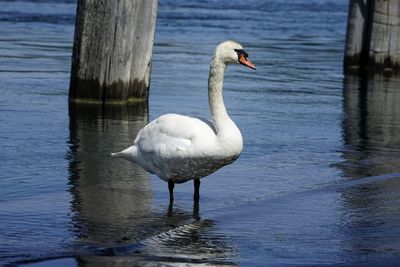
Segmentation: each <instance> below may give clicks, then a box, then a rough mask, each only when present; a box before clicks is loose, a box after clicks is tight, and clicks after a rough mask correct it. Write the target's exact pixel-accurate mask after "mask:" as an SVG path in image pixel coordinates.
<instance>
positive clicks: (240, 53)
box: [234, 49, 249, 58]
mask: <svg viewBox="0 0 400 267" xmlns="http://www.w3.org/2000/svg"><path fill="white" fill-rule="evenodd" d="M234 50H235V52H236V53H237V54H238V57H240V56H241V55H243V56H244V57H245V58H248V57H249V54H247V52H246V51H244V50H243V49H234Z"/></svg>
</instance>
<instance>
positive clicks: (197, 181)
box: [193, 179, 200, 201]
mask: <svg viewBox="0 0 400 267" xmlns="http://www.w3.org/2000/svg"><path fill="white" fill-rule="evenodd" d="M199 190H200V179H194V195H193V199H194V201H199V199H200V193H199Z"/></svg>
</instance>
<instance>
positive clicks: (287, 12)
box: [0, 0, 400, 266]
mask: <svg viewBox="0 0 400 267" xmlns="http://www.w3.org/2000/svg"><path fill="white" fill-rule="evenodd" d="M75 8H76V4H75V1H51V0H41V1H34V0H30V1H29V0H27V1H4V0H0V82H1V83H0V84H1V85H0V93H1V97H0V125H1V126H0V149H1V151H0V152H1V153H0V162H1V164H0V264H5V265H7V264H9V265H18V264H28V266H146V265H147V266H158V265H163V264H166V265H171V266H178V265H179V266H181V265H184V266H186V264H191V265H193V266H196V265H202V266H204V265H223V266H236V265H242V266H265V265H280V264H304V265H310V264H359V265H363V264H366V263H369V264H376V263H380V264H383V263H384V264H394V263H397V262H399V261H400V228H399V227H398V226H399V225H400V209H399V207H400V194H399V192H400V160H399V159H400V91H399V90H398V88H399V87H400V78H398V77H383V76H378V75H377V76H375V77H359V76H348V77H343V75H342V58H343V47H344V36H345V27H346V24H345V22H346V16H347V1H345V0H340V1H337V0H335V1H333V0H332V1H329V0H319V1H316V0H314V1H309V0H295V1H290V3H289V2H288V1H276V0H275V1H258V0H257V1H256V0H250V1H237V0H233V1H211V0H208V1H177V0H160V4H159V12H158V19H157V31H156V44H155V48H154V62H153V71H152V80H151V91H150V101H149V106H146V105H138V106H133V107H107V108H106V109H105V110H102V109H101V107H87V106H71V107H69V106H68V103H67V97H68V83H69V73H70V57H71V49H72V39H73V30H74V15H75ZM226 39H234V40H237V41H239V42H241V43H242V44H243V45H244V46H245V48H246V49H247V50H248V52H249V54H250V59H251V60H252V61H253V62H254V63H255V64H256V65H257V71H251V70H249V69H245V68H243V67H240V66H231V67H230V68H229V69H228V71H227V75H226V79H225V86H224V97H225V101H226V105H227V107H228V110H229V112H230V114H231V116H232V118H233V119H234V120H235V121H236V122H237V124H238V126H239V127H240V128H241V130H242V133H243V136H244V140H245V141H244V142H245V147H244V151H243V154H242V156H241V157H240V158H239V159H238V160H237V161H236V162H235V163H234V164H232V165H230V166H228V167H225V168H223V169H222V170H220V171H218V172H216V173H214V174H212V175H211V176H210V177H208V178H206V179H204V181H203V182H202V188H201V201H200V203H199V205H198V206H196V205H193V200H192V193H193V185H192V183H186V184H183V185H178V186H177V187H176V200H175V204H174V206H173V207H169V205H168V190H167V185H166V183H165V182H163V181H161V180H159V179H158V178H157V177H154V176H152V175H149V174H147V173H146V172H144V171H143V170H142V169H140V168H139V167H138V166H135V165H133V164H130V163H128V162H125V161H120V160H114V159H111V158H110V157H109V152H111V151H117V150H120V149H122V148H125V147H127V146H128V145H129V144H130V143H131V142H132V141H133V138H134V136H135V134H136V133H137V131H138V130H139V129H140V128H141V127H143V126H144V125H145V124H146V123H147V122H148V121H149V120H151V119H154V118H156V117H157V116H159V115H161V114H163V113H169V112H175V113H182V114H190V115H200V116H205V117H207V116H208V106H207V76H208V64H209V61H210V58H211V55H212V53H213V50H214V48H215V46H216V44H217V43H219V42H220V41H223V40H226Z"/></svg>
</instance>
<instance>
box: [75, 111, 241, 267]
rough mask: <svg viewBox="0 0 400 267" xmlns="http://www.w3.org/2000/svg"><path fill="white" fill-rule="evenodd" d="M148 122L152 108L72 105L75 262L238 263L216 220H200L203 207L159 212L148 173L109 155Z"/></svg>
mask: <svg viewBox="0 0 400 267" xmlns="http://www.w3.org/2000/svg"><path fill="white" fill-rule="evenodd" d="M147 122H148V114H147V106H146V105H137V106H119V107H115V106H114V107H105V109H103V107H101V106H98V107H93V106H84V105H71V107H70V153H69V156H68V157H69V162H70V163H69V169H70V186H71V187H70V192H71V196H72V208H71V209H72V221H73V222H72V224H73V229H72V231H73V232H74V233H75V236H76V246H75V250H78V253H77V255H80V253H79V250H82V253H81V255H83V256H78V257H76V260H77V262H78V265H79V266H143V265H146V264H147V263H152V265H151V266H154V265H156V264H157V265H158V264H160V265H162V262H168V264H172V263H173V262H190V263H199V264H203V263H209V262H215V263H217V264H221V263H223V264H224V265H232V264H231V263H230V261H231V259H232V258H234V257H235V255H236V253H235V250H234V246H229V245H227V244H226V243H225V239H224V237H221V236H219V235H217V234H213V225H214V223H213V221H211V220H202V219H200V215H199V206H198V205H199V203H198V202H195V204H194V207H193V211H191V212H186V211H183V210H182V209H180V208H177V207H175V208H174V207H173V206H172V205H170V206H167V207H165V208H164V209H163V210H160V208H156V207H153V194H152V188H151V180H150V177H149V175H148V174H147V173H146V172H145V171H144V170H142V169H141V168H140V167H139V166H136V165H134V164H129V162H126V161H114V160H110V159H109V157H110V156H109V151H111V150H115V148H116V147H117V146H120V144H121V143H124V144H127V143H130V142H132V140H131V138H132V136H135V135H136V134H137V132H138V131H139V129H141V128H142V127H143V126H144V125H146V124H147ZM82 246H83V247H84V248H83V247H82ZM87 248H90V249H87ZM104 248H107V249H104ZM87 250H88V251H87ZM96 255H101V256H96ZM157 265H156V266H157Z"/></svg>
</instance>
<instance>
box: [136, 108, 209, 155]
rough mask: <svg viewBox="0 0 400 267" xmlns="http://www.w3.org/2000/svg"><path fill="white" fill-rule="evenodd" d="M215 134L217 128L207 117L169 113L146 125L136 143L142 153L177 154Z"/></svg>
mask: <svg viewBox="0 0 400 267" xmlns="http://www.w3.org/2000/svg"><path fill="white" fill-rule="evenodd" d="M213 136H215V129H214V128H213V126H212V123H211V122H209V121H207V120H205V119H201V118H194V117H188V116H182V115H177V114H167V115H163V116H161V117H159V118H157V119H155V120H154V121H152V122H151V123H149V124H148V125H146V127H144V128H143V129H142V130H141V131H140V132H139V133H138V135H137V137H136V139H135V141H134V144H135V146H137V147H138V148H139V150H140V151H141V152H142V153H153V154H157V155H160V156H161V155H176V154H177V153H185V151H186V152H188V151H189V150H190V149H191V148H192V147H193V146H195V145H196V144H198V142H201V140H204V139H208V138H212V137H213Z"/></svg>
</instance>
